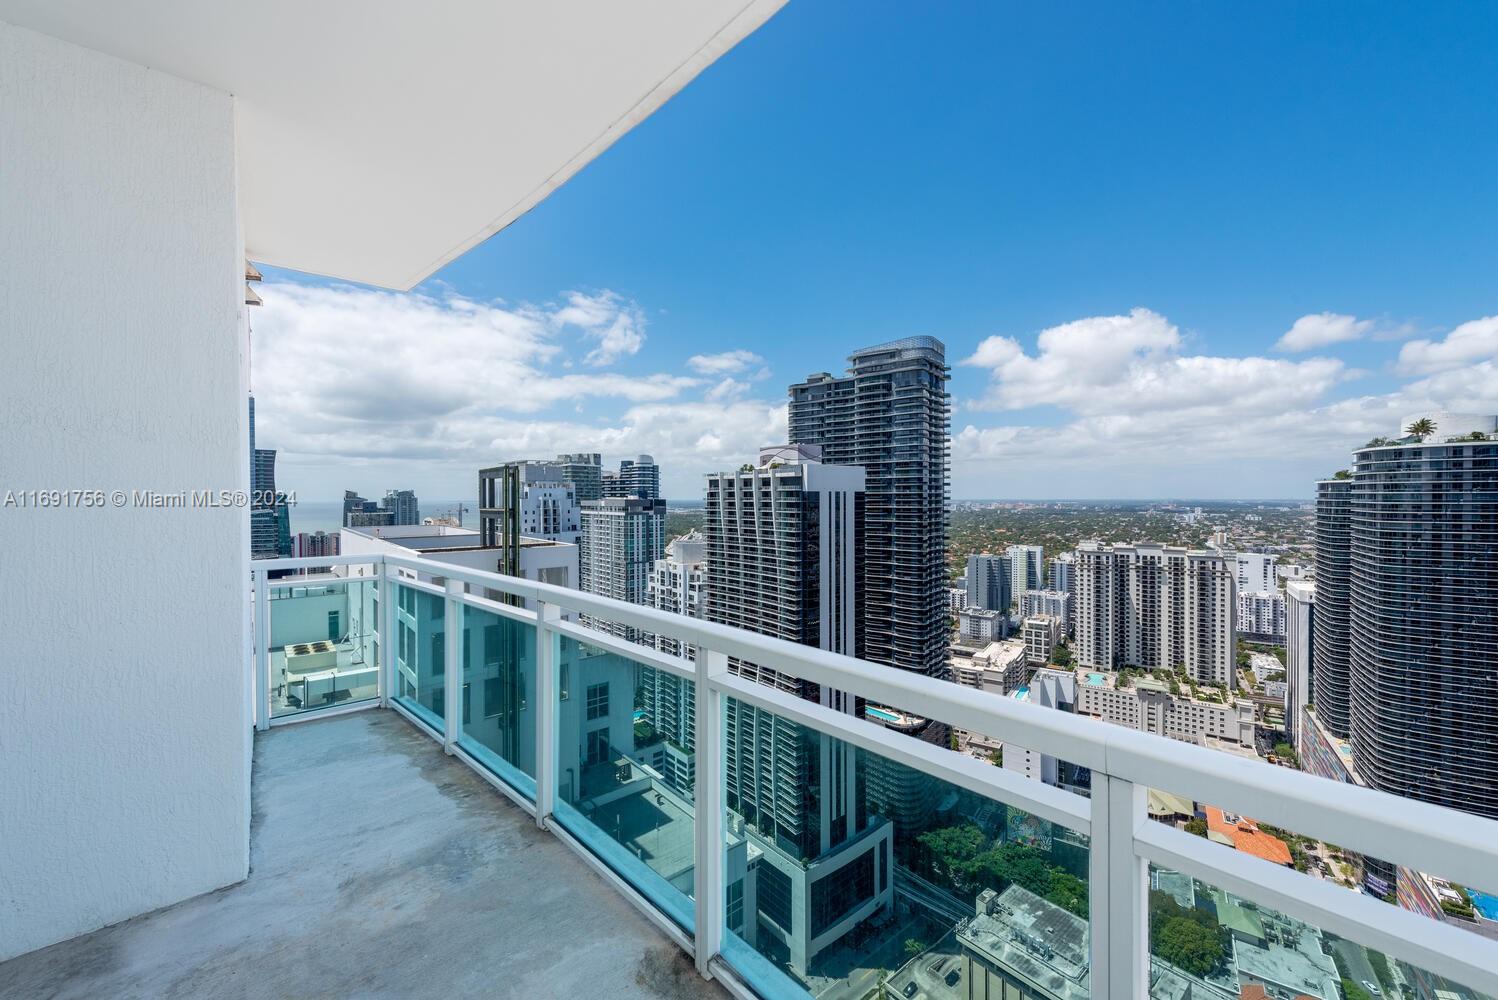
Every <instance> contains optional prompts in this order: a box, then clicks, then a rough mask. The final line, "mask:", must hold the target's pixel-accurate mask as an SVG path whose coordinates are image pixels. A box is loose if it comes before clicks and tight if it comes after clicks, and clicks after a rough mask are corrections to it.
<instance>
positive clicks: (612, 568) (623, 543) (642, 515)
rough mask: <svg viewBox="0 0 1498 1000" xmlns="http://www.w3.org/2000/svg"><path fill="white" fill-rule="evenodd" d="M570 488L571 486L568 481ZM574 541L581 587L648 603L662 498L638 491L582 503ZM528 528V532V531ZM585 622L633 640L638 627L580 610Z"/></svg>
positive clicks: (660, 536)
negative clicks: (644, 496) (639, 494)
mask: <svg viewBox="0 0 1498 1000" xmlns="http://www.w3.org/2000/svg"><path fill="white" fill-rule="evenodd" d="M567 492H568V494H569V495H570V494H571V487H570V486H568V487H567ZM581 518H582V531H581V532H580V533H579V541H578V554H577V561H578V578H579V584H580V589H582V590H584V591H586V592H588V593H590V594H600V595H602V596H604V597H612V598H614V599H615V600H620V601H627V602H629V603H630V604H648V603H650V574H651V570H652V569H653V568H654V566H655V561H656V560H657V559H659V558H660V557H661V556H662V555H663V554H664V553H665V548H666V504H665V502H664V501H662V500H644V499H641V498H640V497H623V498H621V497H606V498H604V499H602V500H593V501H590V502H588V503H585V504H583V506H582V514H581ZM526 534H530V532H526ZM582 620H583V622H584V623H585V624H587V625H589V626H591V627H593V628H597V629H601V630H603V631H606V632H610V633H613V634H614V635H618V636H620V637H622V638H624V639H627V640H629V641H630V642H634V641H636V640H638V639H639V638H640V631H639V629H636V628H634V627H632V626H627V625H623V624H620V623H619V622H612V621H607V620H604V619H599V618H595V617H594V616H592V615H583V616H582Z"/></svg>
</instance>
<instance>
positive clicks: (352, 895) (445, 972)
mask: <svg viewBox="0 0 1498 1000" xmlns="http://www.w3.org/2000/svg"><path fill="white" fill-rule="evenodd" d="M252 787H253V792H254V795H253V798H254V816H253V818H252V820H251V835H250V836H251V872H250V877H249V878H248V879H247V880H246V881H244V882H241V883H240V884H238V885H235V886H231V887H229V888H227V889H221V890H219V891H217V892H213V893H209V894H208V895H205V896H199V897H197V898H196V899H191V900H188V901H186V902H183V903H179V904H177V905H175V906H170V907H167V908H166V909H163V910H158V911H156V912H155V913H150V914H146V915H144V916H140V917H136V918H135V919H133V920H127V921H125V922H124V923H120V924H116V925H114V926H112V927H106V928H104V929H102V930H99V931H95V932H94V933H92V934H87V935H84V936H82V937H78V938H74V939H73V940H71V941H64V942H62V943H61V944H57V945H53V946H52V947H50V948H44V949H42V950H40V951H35V952H32V953H31V954H29V955H23V956H21V957H20V958H16V959H13V960H11V961H10V962H7V963H3V964H0V996H3V997H27V998H31V997H38V998H41V997H46V998H72V997H80V998H81V997H89V998H93V997H118V998H125V997H140V998H145V997H151V998H155V997H182V998H188V997H191V998H235V1000H239V998H246V1000H249V998H261V997H329V998H332V997H402V998H404V997H423V996H458V997H462V996H484V997H515V998H522V997H523V998H527V1000H531V998H544V997H598V996H607V997H667V998H677V997H722V996H725V994H724V993H723V992H722V991H721V990H719V989H718V988H717V987H715V986H713V985H712V984H709V983H705V982H703V981H702V979H700V978H699V977H698V976H697V972H696V969H695V968H693V966H692V962H691V959H690V958H689V957H688V956H686V955H685V954H683V953H682V952H681V951H680V949H678V948H677V947H676V946H675V945H674V944H672V943H671V942H670V941H669V940H667V939H666V938H665V937H664V936H662V935H661V934H660V933H659V932H658V931H657V930H656V929H655V927H653V926H652V925H651V924H650V923H649V921H647V920H646V919H645V918H644V917H642V916H641V915H640V914H639V913H638V912H637V911H636V910H635V909H634V908H633V907H632V906H631V905H630V904H629V903H628V902H626V901H625V900H624V898H623V897H621V896H619V895H618V894H617V893H616V892H615V891H614V890H613V889H612V888H610V887H609V886H608V885H607V884H606V883H605V882H604V881H603V880H602V879H600V878H598V877H597V876H596V875H595V874H593V872H592V871H591V870H589V869H588V868H587V867H586V866H585V865H584V864H583V863H582V862H581V861H580V860H579V859H578V858H577V857H576V856H575V855H574V854H573V853H572V852H571V851H570V850H568V849H567V848H566V847H565V846H564V845H563V844H562V843H561V842H560V841H558V840H556V839H555V838H554V837H552V836H551V835H549V834H546V833H543V832H541V831H540V830H537V829H536V826H535V823H534V821H533V820H531V818H530V817H529V816H527V815H525V813H523V812H521V811H520V810H519V809H518V808H516V807H515V806H514V805H513V804H512V803H510V802H509V801H508V800H507V799H505V798H504V797H502V796H501V795H500V794H499V793H498V792H496V791H494V789H492V788H490V787H489V786H488V785H486V784H485V783H484V782H483V781H482V780H481V779H480V778H479V777H478V776H477V775H475V774H474V773H473V772H472V771H470V770H469V769H468V768H467V767H465V766H463V765H462V764H460V763H458V762H457V761H455V760H453V759H452V758H449V757H447V756H445V755H444V754H443V753H442V750H441V748H440V747H438V746H437V745H436V744H435V743H433V742H432V741H431V740H430V739H428V738H427V737H426V736H425V735H423V734H421V733H419V732H417V731H416V730H415V728H413V727H412V726H411V725H410V724H409V723H407V722H406V721H405V720H404V719H402V718H400V717H399V716H398V715H396V714H395V713H393V712H385V711H379V710H371V711H368V712H360V713H357V714H354V715H348V716H344V717H341V718H336V719H328V720H325V721H321V722H308V723H303V724H301V725H296V726H289V727H286V728H282V729H275V730H272V731H271V732H269V733H265V734H262V735H260V736H258V737H257V738H256V742H255V770H254V784H253V786H252Z"/></svg>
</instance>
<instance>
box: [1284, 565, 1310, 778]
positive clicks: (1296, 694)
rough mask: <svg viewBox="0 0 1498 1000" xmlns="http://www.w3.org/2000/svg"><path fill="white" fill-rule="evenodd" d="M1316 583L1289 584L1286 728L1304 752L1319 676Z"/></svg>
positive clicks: (1296, 746) (1286, 613)
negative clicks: (1304, 729) (1303, 734)
mask: <svg viewBox="0 0 1498 1000" xmlns="http://www.w3.org/2000/svg"><path fill="white" fill-rule="evenodd" d="M1315 634H1316V584H1315V582H1314V581H1311V580H1290V581H1289V582H1287V583H1286V584H1285V729H1286V730H1288V731H1289V733H1290V740H1291V742H1292V743H1294V744H1295V748H1296V752H1297V753H1299V752H1300V724H1301V713H1302V712H1303V711H1305V708H1306V706H1307V705H1309V704H1310V703H1311V684H1312V678H1314V677H1315V676H1316V648H1315V638H1314V637H1315Z"/></svg>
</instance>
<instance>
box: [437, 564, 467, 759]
mask: <svg viewBox="0 0 1498 1000" xmlns="http://www.w3.org/2000/svg"><path fill="white" fill-rule="evenodd" d="M461 593H463V582H462V581H461V580H452V579H449V580H448V581H447V598H446V600H445V602H444V604H445V607H444V611H443V616H444V617H443V631H444V633H445V634H446V636H447V638H446V639H444V640H443V642H442V659H443V664H442V678H443V680H442V749H443V750H444V751H446V752H447V753H449V754H451V753H456V752H457V747H458V730H459V727H460V726H461V725H462V719H461V718H460V717H459V713H460V712H462V710H463V602H461V601H459V600H458V595H459V594H461Z"/></svg>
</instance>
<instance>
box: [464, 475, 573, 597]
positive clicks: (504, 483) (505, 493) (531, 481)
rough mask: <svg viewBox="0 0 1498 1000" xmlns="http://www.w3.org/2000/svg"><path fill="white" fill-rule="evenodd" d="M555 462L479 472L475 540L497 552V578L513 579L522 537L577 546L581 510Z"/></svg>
mask: <svg viewBox="0 0 1498 1000" xmlns="http://www.w3.org/2000/svg"><path fill="white" fill-rule="evenodd" d="M565 475H566V472H565V470H564V469H563V467H562V466H561V465H558V464H557V463H555V462H531V461H518V462H506V463H504V464H502V465H496V466H492V467H491V468H487V469H480V470H479V536H480V540H481V542H482V544H483V545H484V546H485V547H486V548H493V549H498V550H499V551H500V559H499V564H500V570H499V572H501V573H510V574H511V575H513V572H514V571H513V569H511V568H509V567H513V566H514V565H517V560H518V559H519V547H520V544H521V539H522V538H544V539H546V540H548V541H553V542H568V543H572V544H578V543H580V542H581V538H582V508H581V507H580V505H579V504H578V499H577V491H576V489H574V488H573V486H572V484H571V483H570V482H568V481H567V480H566V479H565V478H563V477H564V476H565Z"/></svg>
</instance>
